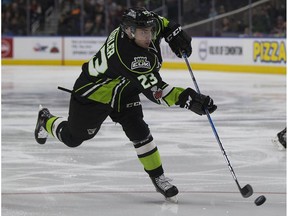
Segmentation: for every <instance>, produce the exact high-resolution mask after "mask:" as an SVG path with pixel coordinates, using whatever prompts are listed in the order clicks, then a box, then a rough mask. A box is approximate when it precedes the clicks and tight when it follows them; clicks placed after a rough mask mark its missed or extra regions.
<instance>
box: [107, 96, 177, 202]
mask: <svg viewBox="0 0 288 216" xmlns="http://www.w3.org/2000/svg"><path fill="white" fill-rule="evenodd" d="M127 104H128V105H127V106H125V108H124V109H122V110H121V112H116V111H114V112H112V113H111V114H110V117H111V118H112V120H113V121H115V122H119V123H120V124H121V125H122V128H123V130H124V132H125V134H126V136H127V137H128V138H129V139H130V141H132V142H133V144H134V147H135V150H136V153H137V156H138V158H139V160H140V162H141V163H142V165H143V167H144V170H145V171H146V172H147V173H148V175H149V177H150V178H151V180H152V182H153V184H154V186H155V188H156V190H157V191H158V192H160V193H161V194H163V195H164V196H165V197H166V198H169V197H173V196H175V195H177V194H178V189H177V188H176V187H175V186H174V185H172V184H171V183H170V182H169V181H171V180H170V179H168V178H166V177H165V176H164V170H163V167H162V162H161V157H160V154H159V151H158V148H157V146H156V144H155V142H154V141H153V137H152V135H151V134H150V130H149V128H148V125H147V124H146V123H145V121H144V120H143V112H142V106H141V104H140V102H139V97H135V98H132V99H131V100H130V101H129V102H128V103H127Z"/></svg>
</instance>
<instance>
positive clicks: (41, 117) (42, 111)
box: [34, 105, 53, 144]
mask: <svg viewBox="0 0 288 216" xmlns="http://www.w3.org/2000/svg"><path fill="white" fill-rule="evenodd" d="M51 117H53V115H51V113H50V112H49V110H48V109H47V108H43V107H42V106H41V105H40V106H39V113H38V119H37V123H36V127H35V131H34V135H35V140H36V141H37V142H38V143H39V144H45V142H46V140H47V137H48V132H47V131H46V130H45V124H46V122H47V120H48V119H49V118H51Z"/></svg>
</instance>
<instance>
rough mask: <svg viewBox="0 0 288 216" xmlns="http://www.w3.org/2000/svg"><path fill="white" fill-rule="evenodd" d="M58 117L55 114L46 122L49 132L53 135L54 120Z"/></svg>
mask: <svg viewBox="0 0 288 216" xmlns="http://www.w3.org/2000/svg"><path fill="white" fill-rule="evenodd" d="M57 118H58V117H56V116H54V117H52V118H50V119H48V121H47V122H46V130H47V132H48V133H49V134H51V135H52V136H53V133H52V126H53V123H54V121H55V120H56V119H57Z"/></svg>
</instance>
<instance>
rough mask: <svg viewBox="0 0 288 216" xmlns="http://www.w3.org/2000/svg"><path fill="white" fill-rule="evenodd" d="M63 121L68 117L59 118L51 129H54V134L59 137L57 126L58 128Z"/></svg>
mask: <svg viewBox="0 0 288 216" xmlns="http://www.w3.org/2000/svg"><path fill="white" fill-rule="evenodd" d="M63 121H66V119H64V118H58V119H56V120H55V121H54V122H53V125H52V130H51V131H52V135H53V136H54V137H56V138H57V135H56V131H57V128H58V126H59V124H61V123H62V122H63Z"/></svg>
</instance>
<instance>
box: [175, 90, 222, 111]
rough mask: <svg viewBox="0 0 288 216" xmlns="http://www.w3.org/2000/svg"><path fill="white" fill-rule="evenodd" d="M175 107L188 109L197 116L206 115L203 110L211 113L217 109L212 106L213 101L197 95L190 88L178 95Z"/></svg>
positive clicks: (207, 97)
mask: <svg viewBox="0 0 288 216" xmlns="http://www.w3.org/2000/svg"><path fill="white" fill-rule="evenodd" d="M176 105H180V107H181V108H186V109H189V110H191V111H193V112H195V113H197V114H198V115H206V112H205V109H207V110H208V112H209V113H213V112H214V111H215V110H216V109H217V106H216V105H214V102H213V100H212V99H211V98H210V97H209V96H206V95H203V94H198V93H197V92H196V91H194V90H193V89H191V88H187V89H185V90H184V91H183V92H182V93H181V94H180V95H179V98H178V101H177V102H176Z"/></svg>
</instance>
